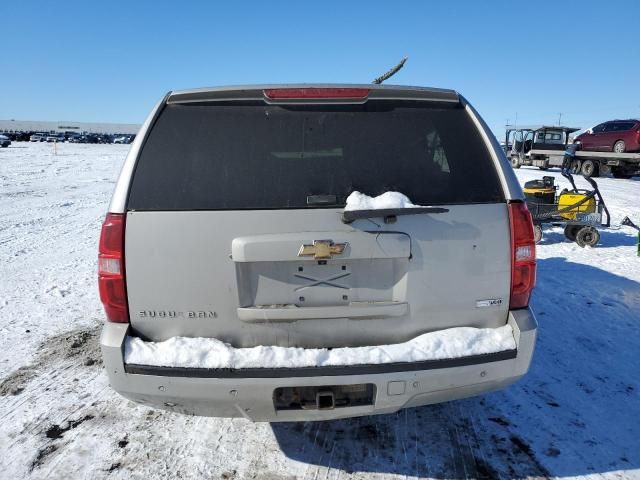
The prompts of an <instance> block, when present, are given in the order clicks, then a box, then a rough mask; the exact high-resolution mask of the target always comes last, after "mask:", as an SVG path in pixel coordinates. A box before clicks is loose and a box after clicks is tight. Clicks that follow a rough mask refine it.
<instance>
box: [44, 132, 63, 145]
mask: <svg viewBox="0 0 640 480" xmlns="http://www.w3.org/2000/svg"><path fill="white" fill-rule="evenodd" d="M65 140H66V138H65V136H64V135H62V134H59V133H56V134H50V135H47V142H49V143H62V142H64V141H65Z"/></svg>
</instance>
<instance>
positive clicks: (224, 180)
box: [98, 85, 537, 421]
mask: <svg viewBox="0 0 640 480" xmlns="http://www.w3.org/2000/svg"><path fill="white" fill-rule="evenodd" d="M143 139H144V142H143ZM358 192H363V193H365V194H367V195H369V196H371V197H377V198H391V197H393V198H400V197H398V196H397V195H395V194H391V195H390V196H389V195H388V193H389V192H401V193H403V194H404V195H406V196H407V197H408V198H409V199H410V200H411V201H413V203H414V204H416V205H426V206H428V207H422V208H420V207H407V205H408V203H401V204H397V203H394V204H393V206H391V207H387V208H384V205H383V206H382V209H378V208H377V207H376V206H375V202H374V201H373V200H371V202H372V203H371V205H369V204H368V203H367V202H365V201H364V199H365V198H368V197H364V196H363V195H361V194H359V193H358ZM379 195H383V197H378V196H379ZM385 195H386V197H385ZM353 198H355V199H356V201H355V203H353V202H352V200H351V199H353ZM358 198H360V199H362V201H360V203H359V201H358V200H357V199H358ZM347 199H349V203H347ZM378 206H380V205H378ZM347 207H349V208H347ZM125 231H126V234H125ZM535 268H536V267H535V244H534V237H533V225H532V221H531V215H530V214H529V212H528V210H527V207H526V204H525V203H524V195H523V192H522V190H521V187H520V185H519V182H518V180H517V178H516V177H515V174H514V172H513V171H512V169H511V167H510V165H509V163H508V161H507V159H506V157H505V154H504V151H503V150H502V149H501V147H500V145H499V144H498V142H497V141H496V140H495V137H493V135H492V134H491V132H490V130H489V129H488V127H487V126H486V124H485V123H484V122H483V120H482V119H481V118H480V116H479V115H478V113H477V112H476V111H475V110H474V109H473V108H472V107H471V106H470V105H469V103H468V102H467V101H466V100H465V99H464V98H463V97H462V96H460V95H459V94H458V93H457V92H455V91H453V90H443V89H432V88H421V87H399V86H384V85H337V86H315V87H314V86H310V85H304V86H295V85H294V86H281V87H273V86H269V87H261V86H256V87H243V88H237V87H234V88H213V89H197V90H187V91H179V92H172V93H170V94H168V95H167V96H166V97H165V98H164V99H163V100H162V101H161V102H160V103H159V104H158V106H157V107H156V108H155V109H154V110H153V112H152V113H151V115H150V116H149V118H148V119H147V121H146V122H145V124H144V125H143V127H142V129H141V135H138V137H137V138H136V140H135V141H134V143H133V144H132V147H131V149H130V152H129V154H128V156H127V158H126V160H125V163H124V166H123V169H122V173H121V175H120V178H119V180H118V182H117V185H116V189H115V192H114V195H113V198H112V201H111V204H110V207H109V210H108V214H107V216H106V219H105V221H104V223H103V226H102V233H101V238H100V247H99V279H98V283H99V290H100V297H101V300H102V303H103V305H104V308H105V313H106V317H107V321H106V323H105V325H104V329H103V332H102V336H101V348H102V352H103V358H104V364H105V368H106V372H107V374H108V376H109V379H110V384H111V386H112V387H113V388H114V389H115V390H116V391H118V392H119V393H121V394H122V395H124V396H125V397H128V398H129V399H132V400H134V401H137V402H140V403H143V404H145V405H150V406H155V407H158V408H164V409H169V410H172V411H176V412H182V413H188V414H196V415H212V416H224V417H236V416H242V417H245V418H249V419H252V420H259V421H291V420H326V419H332V418H341V417H350V416H357V415H371V414H379V413H390V412H394V411H397V410H399V409H401V408H405V407H412V406H418V405H425V404H429V403H436V402H442V401H448V400H452V399H457V398H462V397H466V396H471V395H476V394H480V393H483V392H487V391H490V390H494V389H498V388H502V387H504V386H506V385H508V384H510V383H512V382H514V381H516V380H517V379H519V378H520V377H522V376H523V375H524V374H525V373H526V371H527V369H528V368H529V364H530V361H531V358H532V354H533V349H534V344H535V337H536V331H537V324H536V320H535V317H534V315H533V313H532V311H531V310H530V308H529V298H530V295H531V291H532V289H533V286H534V283H535ZM424 335H426V337H424ZM429 335H436V336H437V338H440V339H442V342H441V343H440V344H439V345H440V346H439V347H438V351H439V352H440V353H441V354H440V355H435V356H434V355H431V356H430V355H427V357H424V356H422V355H423V354H424V352H423V353H420V352H421V350H420V349H417V350H416V349H414V347H412V346H411V345H418V344H420V345H421V343H420V342H422V341H423V340H424V339H425V338H434V337H433V336H431V337H430V336H429ZM469 335H471V336H472V337H475V336H478V337H477V338H482V339H484V340H482V341H479V342H477V343H474V345H476V346H480V345H484V347H482V349H481V350H473V349H469V348H468V347H469V346H468V345H467V344H466V341H465V340H464V338H466V337H468V336H469ZM489 339H492V340H489ZM498 339H500V341H498ZM163 341H168V342H167V343H154V342H163ZM412 342H413V343H412ZM504 342H506V343H504ZM395 344H400V346H395V347H394V346H393V345H395ZM465 345H467V346H465ZM203 346H204V350H203V349H202V348H203ZM358 347H362V348H358ZM485 348H486V349H485ZM419 350H420V351H419ZM363 351H366V352H369V353H370V354H371V355H372V356H367V357H366V360H364V361H363V358H364V357H363V356H362V355H363V353H362V352H363ZM154 352H155V353H154ZM159 352H160V353H159ZM376 352H377V353H376ZM408 352H414V353H415V354H416V356H412V355H413V354H409V353H408ZM471 352H475V353H471ZM389 355H391V357H389ZM398 356H404V357H403V359H402V360H397V358H398ZM330 357H331V358H334V360H333V361H330V362H329V361H327V360H326V358H330ZM323 358H325V360H322V359H323ZM388 358H393V359H395V360H393V361H389V360H388ZM294 359H298V360H294ZM300 359H302V360H304V359H307V360H304V361H299V360H300ZM323 362H324V363H323Z"/></svg>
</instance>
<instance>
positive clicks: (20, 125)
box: [0, 120, 140, 134]
mask: <svg viewBox="0 0 640 480" xmlns="http://www.w3.org/2000/svg"><path fill="white" fill-rule="evenodd" d="M139 129H140V125H138V124H135V123H90V122H68V121H59V122H38V121H32V120H0V132H47V133H52V132H56V133H66V132H77V133H106V134H114V133H138V130H139Z"/></svg>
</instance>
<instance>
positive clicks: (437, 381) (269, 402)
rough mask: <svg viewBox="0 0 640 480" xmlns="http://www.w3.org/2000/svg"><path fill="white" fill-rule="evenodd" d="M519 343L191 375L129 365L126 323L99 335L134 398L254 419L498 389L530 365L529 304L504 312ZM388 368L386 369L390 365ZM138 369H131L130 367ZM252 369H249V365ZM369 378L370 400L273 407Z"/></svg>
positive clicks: (345, 412) (343, 412) (122, 387)
mask: <svg viewBox="0 0 640 480" xmlns="http://www.w3.org/2000/svg"><path fill="white" fill-rule="evenodd" d="M508 321H509V324H511V326H512V327H513V331H514V335H515V340H516V345H517V350H516V351H515V352H512V354H509V355H500V354H497V355H495V356H491V355H489V356H486V357H482V358H480V357H476V358H474V359H469V360H468V361H464V360H463V361H454V362H452V361H442V363H439V364H438V363H434V364H431V365H429V366H428V368H426V367H425V368H426V369H424V370H421V369H419V370H416V369H415V368H412V367H413V365H411V364H409V365H408V366H407V369H406V370H405V369H402V370H398V369H397V368H395V369H385V368H384V366H383V365H381V366H380V373H376V371H375V370H373V371H371V369H369V370H368V371H366V372H365V371H363V370H362V369H361V368H358V367H342V368H341V371H340V372H336V371H335V369H334V370H333V371H331V372H325V371H322V370H321V369H319V370H318V373H320V375H317V374H311V373H309V374H307V375H301V374H300V372H296V373H295V374H292V372H289V374H287V373H285V372H283V373H285V375H286V376H275V375H270V374H267V375H266V376H265V375H264V374H263V375H262V376H258V375H257V374H254V375H253V376H247V375H244V374H243V372H240V373H234V374H229V372H221V373H220V375H219V376H218V375H215V373H213V374H211V373H208V374H207V375H206V376H203V375H198V376H188V375H189V372H188V371H187V372H185V371H179V370H181V369H175V374H172V369H167V368H162V369H154V368H149V369H147V370H145V369H144V368H140V366H136V368H127V366H125V364H124V341H125V338H126V336H127V332H128V329H129V325H127V324H117V323H106V324H105V326H104V329H103V331H102V336H101V339H100V343H101V347H102V354H103V357H104V363H105V368H106V370H107V374H108V376H109V381H110V383H111V386H112V388H113V389H115V390H116V391H117V392H118V393H120V394H121V395H123V396H125V397H127V398H129V399H130V400H133V401H135V402H138V403H142V404H144V405H149V406H152V407H158V408H163V409H166V410H171V411H176V412H180V413H185V414H191V415H204V416H216V417H245V418H247V419H250V420H252V421H269V422H278V421H280V422H282V421H300V420H303V421H314V420H330V419H337V418H345V417H353V416H360V415H376V414H383V413H392V412H395V411H398V410H400V409H402V408H408V407H416V406H420V405H427V404H431V403H438V402H445V401H449V400H454V399H458V398H463V397H469V396H473V395H478V394H481V393H484V392H488V391H491V390H496V389H500V388H503V387H505V386H507V385H509V384H511V383H513V382H515V381H516V380H518V379H519V378H521V377H522V376H523V375H524V374H525V373H526V372H527V370H528V369H529V364H530V363H531V358H532V356H533V350H534V346H535V340H536V333H537V323H536V319H535V317H534V315H533V313H532V312H531V310H530V309H523V310H514V311H511V312H509V320H508ZM389 370H391V371H389ZM132 372H136V373H132ZM247 373H248V374H251V373H250V372H247ZM363 383H373V384H375V386H376V394H375V398H374V402H373V404H372V405H365V406H357V407H344V408H335V409H333V410H281V411H276V409H275V407H274V403H273V393H274V390H275V389H276V388H278V387H300V386H325V385H352V384H363Z"/></svg>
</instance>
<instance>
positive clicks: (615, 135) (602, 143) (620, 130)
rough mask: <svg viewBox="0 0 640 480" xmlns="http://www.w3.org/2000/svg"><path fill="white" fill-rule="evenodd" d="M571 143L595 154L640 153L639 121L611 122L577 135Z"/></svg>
mask: <svg viewBox="0 0 640 480" xmlns="http://www.w3.org/2000/svg"><path fill="white" fill-rule="evenodd" d="M573 143H575V144H578V145H579V146H580V150H585V151H596V152H616V153H624V152H638V151H640V120H612V121H610V122H604V123H601V124H599V125H596V126H595V127H593V128H591V129H589V130H587V131H586V132H585V133H582V134H580V135H578V136H577V137H576V138H575V139H574V140H573Z"/></svg>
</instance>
